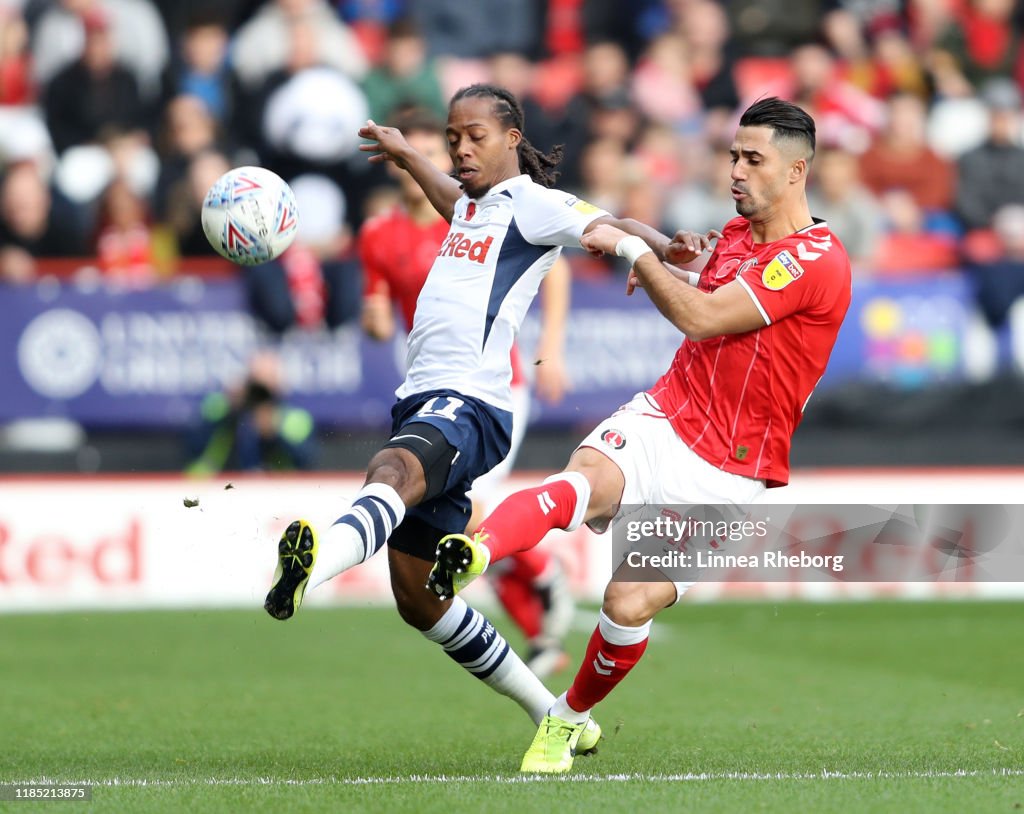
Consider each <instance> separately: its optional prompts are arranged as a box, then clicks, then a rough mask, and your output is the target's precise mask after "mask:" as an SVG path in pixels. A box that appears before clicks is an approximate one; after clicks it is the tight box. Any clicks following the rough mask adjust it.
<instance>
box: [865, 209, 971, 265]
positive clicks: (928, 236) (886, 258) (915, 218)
mask: <svg viewBox="0 0 1024 814" xmlns="http://www.w3.org/2000/svg"><path fill="white" fill-rule="evenodd" d="M879 202H880V203H881V209H882V212H883V213H884V218H885V220H884V222H883V226H884V231H883V234H882V237H881V239H880V240H879V243H878V248H877V250H876V252H875V256H874V259H873V266H874V268H875V271H877V272H878V273H880V274H888V273H896V272H899V273H909V272H925V273H929V272H934V271H939V270H942V269H950V268H952V267H953V266H955V265H956V261H957V251H956V239H955V237H954V236H953V234H951V233H950V232H948V231H942V230H932V229H929V228H928V217H927V213H926V212H925V211H924V210H923V209H922V208H921V207H920V206H918V204H917V201H915V200H914V196H913V195H911V194H910V192H908V191H907V190H905V189H890V190H889V191H887V192H885V193H883V194H882V195H881V197H880V199H879Z"/></svg>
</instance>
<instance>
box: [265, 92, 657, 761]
mask: <svg viewBox="0 0 1024 814" xmlns="http://www.w3.org/2000/svg"><path fill="white" fill-rule="evenodd" d="M445 132H446V136H447V139H448V144H449V152H450V154H451V157H452V161H453V163H454V166H455V175H454V177H453V176H451V175H446V174H445V173H443V172H441V171H440V170H438V169H437V168H436V167H435V166H434V164H433V163H431V162H430V161H429V160H427V159H425V158H424V157H423V156H422V155H420V154H419V153H417V152H416V151H415V150H413V149H412V148H411V147H410V146H409V144H408V143H407V142H406V140H405V139H404V138H403V136H402V134H401V133H400V132H399V131H398V130H396V129H394V128H388V127H380V126H378V125H377V124H375V123H374V122H372V121H371V122H368V123H367V125H366V126H365V127H363V128H362V129H361V130H360V131H359V134H360V136H362V137H363V138H365V139H368V140H370V141H371V143H369V144H364V145H362V146H361V147H360V149H362V150H364V151H367V152H370V153H371V154H372V155H371V157H370V161H374V162H377V161H385V160H389V161H393V162H395V164H397V165H398V166H400V167H401V168H403V169H405V170H406V171H408V172H409V173H410V174H411V175H412V176H413V177H414V178H415V179H416V181H417V183H419V184H420V186H421V187H422V188H423V189H424V191H425V192H426V193H427V195H428V197H429V198H430V200H431V203H433V205H434V207H435V208H436V209H437V210H438V211H439V212H440V213H441V214H442V215H444V217H445V218H446V219H447V220H449V221H450V223H451V228H450V230H449V232H448V236H447V237H446V238H445V240H444V242H443V243H442V245H441V248H440V251H439V252H438V255H437V258H436V260H435V261H434V265H433V267H432V268H431V270H430V274H429V275H428V277H427V281H426V283H425V284H424V286H423V289H422V291H421V293H420V296H419V300H418V301H417V306H416V313H415V317H414V320H413V326H412V330H411V331H410V333H409V340H408V357H407V371H408V372H407V375H406V378H405V381H404V382H403V383H402V385H401V386H400V387H399V388H398V390H397V391H396V395H397V396H398V402H397V403H396V404H395V406H394V407H393V409H392V437H391V439H390V440H389V441H388V442H387V443H386V444H385V445H384V446H383V448H382V449H381V450H380V451H379V452H378V453H377V454H376V455H374V456H373V458H372V459H371V461H370V464H369V467H368V470H367V473H366V481H365V484H364V486H363V488H362V489H361V490H360V491H359V493H358V494H357V495H356V496H355V499H354V500H353V501H352V504H351V507H350V508H349V509H348V510H347V511H346V512H345V513H344V514H343V515H342V516H341V517H339V518H338V520H337V521H335V523H334V524H333V525H332V526H331V527H330V528H329V529H327V530H326V531H325V532H324V533H323V535H322V539H319V540H318V538H317V535H316V534H315V533H314V531H313V529H312V527H311V526H310V525H309V523H307V522H306V521H303V520H296V521H295V522H294V523H292V524H291V525H289V526H288V528H287V530H286V531H285V533H284V535H283V536H282V538H281V542H280V544H279V548H278V551H279V558H278V569H277V573H276V575H275V579H274V584H273V587H272V588H271V590H270V593H269V594H268V595H267V599H266V603H265V607H266V610H267V612H268V613H270V615H271V616H273V617H275V618H278V619H287V618H289V617H290V616H291V615H292V614H293V613H294V611H295V609H296V608H297V607H298V606H299V604H300V603H301V601H302V597H303V595H304V593H305V591H306V590H307V589H312V588H315V587H316V586H317V585H319V584H322V583H323V582H325V581H327V580H328V579H330V578H332V577H334V576H336V575H337V574H339V573H341V572H342V571H345V570H346V569H348V568H351V567H353V566H355V565H358V564H359V563H361V562H365V561H366V560H367V559H369V558H370V557H371V556H373V555H374V554H375V553H376V552H377V551H378V550H380V548H382V547H383V545H384V543H385V542H387V543H388V563H389V566H390V570H391V584H392V590H393V592H394V596H395V600H396V602H397V605H398V612H399V614H400V615H401V616H402V618H403V619H404V620H405V621H406V622H407V623H409V624H410V625H412V626H413V627H415V628H417V629H418V630H420V631H421V632H422V633H423V634H424V635H425V636H426V637H427V639H429V640H431V641H433V642H436V643H437V644H439V645H441V647H442V648H443V649H444V650H445V652H446V653H447V654H448V655H449V656H450V657H451V658H452V659H453V660H455V661H456V662H458V663H459V664H460V665H462V666H463V667H464V668H465V669H466V670H468V671H469V672H471V673H473V674H474V675H475V676H477V678H480V679H481V680H483V681H484V682H485V683H486V684H488V685H489V686H490V687H492V688H493V689H495V690H496V691H497V692H499V693H501V694H503V695H507V696H509V697H510V698H512V699H513V700H515V701H516V702H517V703H519V704H520V706H522V707H523V709H524V710H526V712H527V713H528V714H529V715H530V717H531V718H532V720H533V721H534V723H535V724H537V723H539V722H540V721H541V719H542V718H543V717H544V715H545V714H546V713H547V710H548V708H549V707H550V706H551V704H552V702H553V701H554V697H553V696H552V694H551V693H550V692H549V691H548V690H547V689H546V688H545V687H544V685H543V684H542V683H541V682H540V680H539V679H538V678H537V677H536V676H534V675H533V674H532V673H531V672H530V671H529V669H527V667H526V666H525V664H524V663H523V662H522V660H521V659H520V658H519V657H518V656H517V655H516V654H515V653H514V652H513V651H512V650H511V649H510V648H509V646H508V644H507V643H506V642H505V640H504V639H503V638H502V636H501V635H500V634H499V633H498V632H497V631H496V630H495V629H494V626H493V625H492V624H491V623H490V622H489V621H488V620H487V619H486V618H484V617H483V616H482V615H481V614H480V613H479V612H477V611H475V610H473V609H472V608H469V607H468V606H467V605H466V603H465V601H464V600H463V599H462V598H461V597H455V598H454V599H447V600H440V599H439V598H438V597H436V596H434V595H432V594H431V593H429V592H427V591H425V590H424V585H425V584H426V582H427V577H428V574H429V572H430V569H431V567H432V565H433V561H434V552H435V549H436V546H437V543H438V541H439V540H440V539H441V537H443V536H445V535H447V534H451V533H453V532H461V531H462V530H463V529H464V528H465V527H466V523H467V521H468V519H469V512H470V501H469V498H468V497H467V492H468V491H469V489H470V486H471V484H472V483H473V481H474V479H476V478H477V477H478V476H480V475H482V474H483V473H485V472H487V471H489V470H490V469H492V468H493V467H494V466H496V465H497V464H499V463H500V462H501V461H502V459H503V458H504V457H505V456H506V455H507V453H508V450H509V436H510V433H511V428H512V413H511V410H512V400H511V395H510V380H511V377H512V372H511V367H510V363H509V354H510V349H511V346H512V342H513V341H514V339H515V336H516V333H517V332H518V330H519V327H520V325H521V324H522V321H523V317H524V316H525V314H526V311H527V308H528V307H529V305H530V303H531V301H532V300H533V298H534V296H535V295H536V293H537V289H538V286H539V285H540V282H541V279H542V278H543V277H544V275H545V274H546V273H547V271H548V269H550V268H551V265H552V264H553V263H554V262H555V260H556V258H557V257H558V256H559V253H560V252H561V247H563V246H579V245H580V238H581V237H582V236H583V235H584V234H586V233H587V232H588V231H590V230H592V229H593V228H594V227H595V226H596V225H597V224H599V223H610V224H613V225H616V226H618V227H619V228H621V229H623V230H625V231H627V232H629V233H631V234H636V235H638V236H641V237H643V238H644V239H645V240H646V241H647V242H648V244H650V245H652V246H654V247H655V250H656V251H661V252H662V253H663V252H664V250H665V249H666V248H667V247H668V244H669V239H668V238H667V237H665V236H664V235H662V234H660V233H658V232H657V231H655V230H653V229H651V228H650V227H647V226H645V225H643V224H641V223H638V222H636V221H633V220H628V219H621V220H620V219H616V218H613V217H611V216H610V215H608V213H606V212H604V211H603V210H600V209H598V208H597V207H594V206H592V205H590V204H588V203H586V202H584V201H581V200H578V199H577V198H575V197H573V196H571V195H569V194H567V193H565V192H560V191H558V190H554V189H549V188H548V187H549V186H550V185H551V183H553V181H554V176H555V173H553V172H552V169H553V167H554V166H555V165H556V164H557V163H558V160H559V159H560V150H558V149H556V150H555V151H554V152H553V153H552V154H551V155H545V154H544V153H541V152H540V151H538V150H537V149H536V148H534V147H533V146H532V145H530V144H529V142H527V141H526V139H525V138H524V137H523V113H522V108H521V107H520V105H519V102H518V101H517V100H516V99H515V97H514V96H512V94H511V93H509V92H508V91H506V90H505V89H503V88H498V87H494V86H491V85H473V86H470V87H468V88H463V89H462V90H460V91H459V92H458V93H456V94H455V96H454V97H453V98H452V101H451V103H450V106H449V113H448V122H447V127H446V131H445ZM599 738H600V728H599V727H598V726H597V725H596V724H593V723H592V724H591V725H589V726H588V729H587V731H586V732H585V733H584V734H583V736H581V737H580V740H579V744H578V747H577V749H578V752H579V753H580V754H585V753H587V752H588V751H592V750H593V749H594V747H595V746H596V745H597V741H598V739H599Z"/></svg>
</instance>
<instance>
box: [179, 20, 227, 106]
mask: <svg viewBox="0 0 1024 814" xmlns="http://www.w3.org/2000/svg"><path fill="white" fill-rule="evenodd" d="M228 39H229V33H228V29H227V26H226V25H225V24H224V22H223V20H222V19H221V18H220V17H219V16H218V15H217V14H215V13H211V12H207V13H205V14H204V13H200V14H197V15H195V16H193V17H191V18H190V19H189V21H188V23H187V24H186V27H185V31H184V33H183V34H182V36H181V39H180V42H179V43H178V47H177V48H176V50H175V54H174V57H173V59H172V60H171V66H170V68H169V69H168V71H167V76H166V78H165V81H164V85H165V98H167V99H174V98H176V97H177V96H180V95H188V96H193V97H195V98H197V99H200V100H202V102H203V104H205V105H206V109H207V110H208V111H209V112H210V115H212V116H213V117H214V119H215V120H216V121H218V122H220V123H221V124H222V125H227V124H229V123H230V122H231V117H232V115H233V113H234V97H235V94H236V88H235V86H234V82H235V79H234V76H233V74H232V72H231V70H230V68H229V67H228ZM166 105H167V103H166V102H165V103H164V106H165V108H166Z"/></svg>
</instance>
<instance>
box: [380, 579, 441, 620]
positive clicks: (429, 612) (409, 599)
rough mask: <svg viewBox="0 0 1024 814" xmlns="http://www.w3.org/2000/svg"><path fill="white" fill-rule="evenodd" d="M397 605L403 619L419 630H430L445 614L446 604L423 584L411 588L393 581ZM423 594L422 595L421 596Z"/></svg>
mask: <svg viewBox="0 0 1024 814" xmlns="http://www.w3.org/2000/svg"><path fill="white" fill-rule="evenodd" d="M391 588H392V593H393V594H394V595H395V605H396V606H397V607H398V615H399V616H401V617H402V621H403V622H405V623H406V624H407V625H410V626H411V627H414V628H416V629H417V630H421V631H422V630H430V628H432V627H433V626H434V625H436V624H437V623H438V621H439V620H440V618H441V617H442V616H444V612H445V604H443V603H441V602H439V601H438V599H437V598H436V597H434V596H431V595H430V594H429V593H428V592H427V591H426V590H425V589H424V587H423V586H422V585H419V586H417V587H416V588H413V589H412V590H410V589H409V588H408V587H406V586H404V585H403V586H398V585H395V584H394V583H392V586H391ZM421 594H422V596H420V595H421Z"/></svg>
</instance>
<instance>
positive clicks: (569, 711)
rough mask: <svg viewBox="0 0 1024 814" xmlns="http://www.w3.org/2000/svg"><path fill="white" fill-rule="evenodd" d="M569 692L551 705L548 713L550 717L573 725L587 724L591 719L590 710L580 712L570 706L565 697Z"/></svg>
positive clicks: (564, 693)
mask: <svg viewBox="0 0 1024 814" xmlns="http://www.w3.org/2000/svg"><path fill="white" fill-rule="evenodd" d="M567 694H568V691H566V692H563V693H562V694H561V695H560V696H558V698H556V699H555V702H554V703H553V704H552V705H551V709H550V710H549V711H548V714H549V715H554V716H555V717H556V718H561V719H562V720H563V721H568V722H569V723H571V724H585V723H586V722H587V719H588V718H590V710H589V709H587V710H584V711H583V712H579V711H578V710H575V709H573V708H572V707H570V706H569V702H568V701H566V700H565V696H566V695H567Z"/></svg>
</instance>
